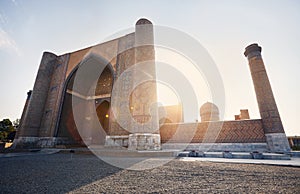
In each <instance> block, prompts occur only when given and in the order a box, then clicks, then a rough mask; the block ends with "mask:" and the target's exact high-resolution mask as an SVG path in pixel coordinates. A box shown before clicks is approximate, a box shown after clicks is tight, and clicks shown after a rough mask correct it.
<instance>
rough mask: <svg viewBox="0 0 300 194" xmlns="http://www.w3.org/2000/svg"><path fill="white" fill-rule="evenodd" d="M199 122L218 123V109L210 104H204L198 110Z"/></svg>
mask: <svg viewBox="0 0 300 194" xmlns="http://www.w3.org/2000/svg"><path fill="white" fill-rule="evenodd" d="M200 116H201V121H202V122H203V121H218V120H219V108H218V107H217V105H215V104H214V103H211V102H206V103H204V104H203V105H202V106H201V108H200Z"/></svg>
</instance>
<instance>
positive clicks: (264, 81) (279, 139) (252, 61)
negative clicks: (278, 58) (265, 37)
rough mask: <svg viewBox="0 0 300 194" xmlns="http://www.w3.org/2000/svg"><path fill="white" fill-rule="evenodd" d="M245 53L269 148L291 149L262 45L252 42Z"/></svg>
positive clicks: (278, 150) (275, 150) (277, 149)
mask: <svg viewBox="0 0 300 194" xmlns="http://www.w3.org/2000/svg"><path fill="white" fill-rule="evenodd" d="M244 55H245V56H246V57H247V58H248V61H249V67H250V71H251V76H252V80H253V84H254V88H255V94H256V99H257V103H258V108H259V112H260V116H261V119H262V123H263V128H264V132H265V136H266V140H267V144H268V148H269V150H270V151H272V152H287V151H290V147H289V144H288V141H287V137H286V135H285V132H284V129H283V125H282V122H281V119H280V115H279V112H278V109H277V105H276V102H275V99H274V95H273V92H272V88H271V85H270V82H269V78H268V75H267V72H266V69H265V65H264V62H263V59H262V56H261V47H260V46H258V44H251V45H249V46H248V47H246V50H245V52H244Z"/></svg>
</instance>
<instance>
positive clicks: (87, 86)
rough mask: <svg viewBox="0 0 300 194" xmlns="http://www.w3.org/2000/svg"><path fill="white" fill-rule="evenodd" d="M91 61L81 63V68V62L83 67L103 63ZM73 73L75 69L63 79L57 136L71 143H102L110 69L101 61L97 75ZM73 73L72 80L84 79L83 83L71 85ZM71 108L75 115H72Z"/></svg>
mask: <svg viewBox="0 0 300 194" xmlns="http://www.w3.org/2000/svg"><path fill="white" fill-rule="evenodd" d="M95 61H96V60H94V62H93V63H92V64H90V63H89V64H81V68H85V65H86V66H87V68H89V67H88V66H91V65H103V64H101V63H99V62H98V61H96V62H98V63H96V64H95ZM87 72H88V71H87ZM76 74H77V69H75V70H74V71H73V72H72V73H71V74H70V76H69V78H68V79H67V81H66V85H65V93H64V101H63V104H62V108H61V114H60V121H59V126H58V130H57V137H63V138H65V139H68V140H69V141H70V142H72V143H79V144H88V145H90V144H104V143H105V136H106V134H107V133H108V130H109V108H110V98H111V91H112V86H113V78H114V71H113V69H112V66H111V65H110V64H105V68H104V70H103V72H102V73H101V75H100V77H99V78H98V79H94V80H93V79H91V78H90V77H89V74H88V73H87V74H86V75H85V76H83V78H80V79H78V77H76ZM75 77H76V79H77V80H76V82H78V80H79V82H80V81H82V82H84V86H83V87H74V86H73V85H74V80H75ZM93 88H94V89H93ZM91 91H93V92H91ZM92 109H94V110H93V111H92ZM74 112H76V113H77V115H74ZM78 113H79V114H78ZM93 113H94V114H93ZM75 117H76V122H75Z"/></svg>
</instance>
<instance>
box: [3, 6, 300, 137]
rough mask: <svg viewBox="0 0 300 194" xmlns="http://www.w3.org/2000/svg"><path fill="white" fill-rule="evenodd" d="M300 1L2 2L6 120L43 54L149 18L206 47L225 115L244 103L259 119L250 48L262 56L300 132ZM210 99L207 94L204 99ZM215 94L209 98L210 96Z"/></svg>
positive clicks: (288, 120)
mask: <svg viewBox="0 0 300 194" xmlns="http://www.w3.org/2000/svg"><path fill="white" fill-rule="evenodd" d="M299 10H300V2H299V1H296V0H294V1H276V0H270V1H262V0H257V1H241V0H240V1H199V0H197V1H196V0H195V1H174V0H170V1H168V0H165V1H158V0H157V1H149V0H148V1H121V0H120V1H99V0H97V1H74V0H69V1H66V0H65V1H58V0H57V1H56V0H52V1H37V0H36V1H30V0H26V1H18V0H12V1H9V0H2V1H0V66H1V71H0V81H1V82H0V91H1V95H0V119H3V118H10V119H11V120H14V119H16V118H20V116H21V113H22V109H23V106H24V103H25V99H26V92H27V91H28V90H30V89H32V88H33V84H34V81H35V77H36V74H37V70H38V67H39V63H40V60H41V56H42V53H43V52H44V51H50V52H53V53H55V54H57V55H60V54H64V53H68V52H72V51H75V50H78V49H81V48H85V47H88V46H91V45H95V44H97V43H100V42H102V41H103V40H104V39H105V38H107V37H109V36H111V35H112V34H114V33H116V32H119V31H120V30H123V29H126V28H130V27H133V26H134V24H135V22H136V21H137V20H138V19H139V18H141V17H146V18H148V19H149V20H151V21H152V22H153V23H154V24H156V25H163V26H169V27H172V28H175V29H178V30H180V31H183V32H186V33H188V34H189V35H191V36H192V37H194V38H195V39H197V40H198V41H199V43H201V44H202V46H203V47H205V48H206V49H207V51H208V52H209V54H210V55H211V57H212V58H213V60H214V61H215V63H216V64H217V66H218V69H219V71H220V74H221V76H222V79H223V83H224V86H225V99H226V110H225V119H227V120H230V119H234V116H233V115H235V114H238V113H239V110H240V109H245V108H247V109H249V112H250V117H251V118H259V112H258V106H257V102H256V98H255V93H254V87H253V84H252V80H251V76H250V71H249V67H248V62H247V59H246V58H245V57H244V56H243V52H244V49H245V47H246V46H247V45H249V44H250V43H254V42H256V43H258V44H259V45H260V46H262V48H263V50H262V56H263V59H264V62H265V65H266V69H267V73H268V75H269V79H270V82H271V85H272V88H273V92H274V95H275V99H276V101H277V106H278V109H279V112H280V115H281V118H282V121H283V125H284V127H285V131H286V133H287V134H288V135H296V134H297V135H300V128H299V124H298V119H299V113H298V110H300V100H299V99H300V90H299V86H298V84H299V83H300V76H299V75H298V74H299V73H300V49H299V45H300V11H299ZM202 100H203V102H204V101H205V100H206V99H202ZM207 100H208V99H207Z"/></svg>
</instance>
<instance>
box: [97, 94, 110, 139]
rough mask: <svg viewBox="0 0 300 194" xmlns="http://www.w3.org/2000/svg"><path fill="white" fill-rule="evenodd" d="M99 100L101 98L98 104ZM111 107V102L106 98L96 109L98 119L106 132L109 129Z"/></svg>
mask: <svg viewBox="0 0 300 194" xmlns="http://www.w3.org/2000/svg"><path fill="white" fill-rule="evenodd" d="M99 101H100V100H96V104H98V103H99ZM109 108H110V103H109V102H108V101H107V100H104V101H102V102H101V103H100V104H99V106H98V107H97V109H96V111H97V116H98V119H99V121H100V124H101V126H102V128H103V129H104V131H105V132H106V134H107V133H108V130H109Z"/></svg>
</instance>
